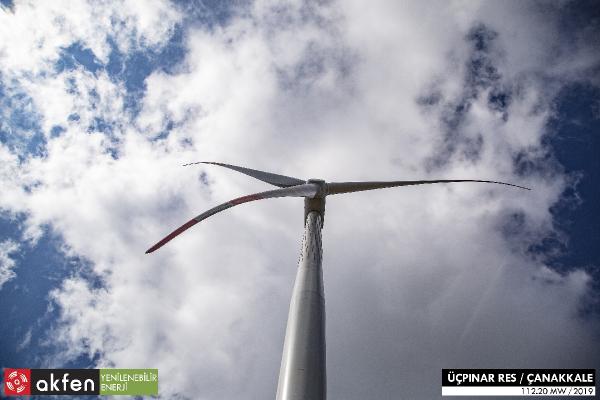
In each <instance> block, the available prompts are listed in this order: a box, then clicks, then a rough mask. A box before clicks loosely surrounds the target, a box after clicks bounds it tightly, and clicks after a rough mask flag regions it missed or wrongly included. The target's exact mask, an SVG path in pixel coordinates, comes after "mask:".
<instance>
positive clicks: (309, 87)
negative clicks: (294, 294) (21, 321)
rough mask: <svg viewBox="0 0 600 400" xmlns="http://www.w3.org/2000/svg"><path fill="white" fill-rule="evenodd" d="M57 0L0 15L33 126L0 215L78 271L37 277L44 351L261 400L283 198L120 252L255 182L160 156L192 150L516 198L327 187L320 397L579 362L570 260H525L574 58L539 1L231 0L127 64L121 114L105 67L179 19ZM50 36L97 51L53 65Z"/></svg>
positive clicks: (396, 393) (274, 365) (590, 356)
mask: <svg viewBox="0 0 600 400" xmlns="http://www.w3.org/2000/svg"><path fill="white" fill-rule="evenodd" d="M74 4H75V6H74V7H70V9H69V12H65V11H64V10H65V7H64V6H60V5H58V4H55V3H54V2H53V3H52V5H50V4H48V5H42V6H39V5H36V6H35V7H34V6H33V5H32V4H29V3H23V4H17V5H16V6H15V7H14V14H10V13H4V14H3V13H2V12H0V18H1V20H0V26H3V28H1V29H3V30H2V31H0V37H2V38H3V40H2V41H0V43H3V44H2V46H3V47H2V48H1V49H0V64H1V65H2V83H3V85H4V86H5V87H7V88H8V87H10V88H11V90H14V91H17V92H19V93H23V96H25V97H23V98H26V99H30V100H28V104H30V105H31V108H32V111H31V112H32V113H34V114H35V115H37V116H38V118H37V122H36V124H37V125H36V126H37V127H36V128H35V129H37V130H39V132H40V133H41V135H42V136H43V141H42V142H43V151H41V152H40V153H39V154H37V155H36V154H28V153H27V152H25V151H19V150H18V149H17V148H16V147H14V146H13V147H10V146H8V145H6V144H2V145H1V146H0V160H1V161H2V163H1V164H0V165H1V167H0V168H1V169H2V170H1V172H0V177H1V179H2V185H3V187H7V188H9V190H8V191H7V192H5V193H6V194H3V196H2V197H1V198H0V208H2V210H5V211H7V212H9V213H24V214H25V215H26V216H27V219H26V225H27V237H28V238H30V239H31V238H33V239H35V238H36V237H39V235H40V234H41V232H42V230H41V229H42V227H43V226H47V225H49V226H51V227H52V229H53V230H54V231H55V232H57V233H58V234H59V235H60V236H61V237H62V239H63V242H64V247H63V249H62V251H63V252H64V253H65V255H66V256H70V255H76V256H79V257H82V258H84V259H87V260H89V261H90V262H91V265H92V268H93V271H94V273H95V274H96V275H97V276H99V277H100V278H101V280H102V283H103V284H102V285H95V284H93V283H92V282H90V281H89V280H88V279H86V278H85V277H82V276H79V275H77V274H74V275H73V276H70V277H66V278H65V280H64V281H63V282H62V285H61V286H60V287H59V288H57V289H56V290H54V291H53V292H52V293H51V299H52V301H53V304H55V305H56V306H58V307H59V309H60V310H61V311H60V315H61V317H60V320H59V321H56V324H55V326H54V335H56V337H59V338H60V342H61V344H62V347H61V350H62V352H61V354H60V355H55V356H54V358H53V359H49V360H48V365H52V366H59V365H60V363H61V362H64V361H66V360H73V359H76V358H77V357H78V356H79V355H81V354H84V355H87V356H88V357H89V358H90V359H94V360H97V363H98V365H101V366H115V367H122V368H127V367H157V368H159V369H160V374H161V392H162V394H163V396H165V397H169V398H170V397H177V396H179V397H181V398H205V399H245V398H269V397H272V396H274V393H275V389H276V379H277V371H278V369H279V362H280V354H281V349H282V345H283V333H284V329H285V321H286V315H287V308H288V304H289V296H290V293H291V288H292V285H293V279H294V274H295V268H294V266H295V263H296V261H297V255H298V251H299V246H300V240H301V234H302V202H301V201H300V200H298V199H281V200H270V201H269V202H268V203H267V202H257V203H251V204H248V205H244V206H240V207H239V208H236V209H232V210H230V211H227V212H226V213H223V214H220V215H218V216H216V217H214V218H212V219H209V220H207V221H205V222H203V223H202V224H201V225H199V226H197V227H195V228H194V229H193V230H191V231H190V232H188V233H186V234H185V235H183V236H182V237H180V238H177V239H176V240H175V241H173V242H172V243H169V245H168V246H166V247H165V248H164V249H161V250H160V251H159V252H157V253H156V254H153V255H152V256H147V255H144V251H145V249H146V248H148V247H149V245H151V244H152V243H154V242H155V241H156V240H157V239H159V238H161V237H162V236H163V235H164V234H165V233H168V232H169V231H170V230H171V229H172V228H174V227H175V226H178V224H180V223H182V222H184V221H186V220H187V219H189V218H190V217H191V216H194V215H196V214H198V213H199V212H201V211H203V210H205V209H207V208H210V207H212V206H213V205H215V204H218V203H220V202H222V201H226V200H228V199H230V198H232V197H236V196H238V195H240V194H246V193H252V192H255V191H260V190H264V185H263V184H261V183H259V182H256V181H252V180H249V179H247V178H246V177H243V176H238V175H236V174H234V173H232V172H231V171H227V170H220V169H218V168H217V167H200V168H196V167H186V168H182V167H179V165H181V164H182V163H184V162H189V161H196V160H215V161H223V162H231V163H234V164H238V165H245V166H249V167H252V168H257V169H262V170H267V171H272V172H275V173H282V174H286V175H292V176H298V177H300V178H310V177H320V178H324V179H327V180H338V181H344V180H360V179H365V180H367V179H371V180H373V179H377V180H384V179H428V178H429V179H436V178H437V179H444V178H447V179H451V178H456V179H460V178H474V179H494V180H503V181H508V182H514V183H517V184H523V185H525V186H530V187H532V188H533V189H534V190H533V191H531V192H525V191H517V190H514V189H507V188H503V187H492V186H487V185H480V184H465V185H452V186H450V185H448V186H432V187H424V188H404V189H398V190H388V191H379V192H373V193H362V194H356V195H349V196H340V197H331V198H329V199H328V208H327V214H326V221H325V231H324V235H323V243H324V274H325V286H326V288H325V292H326V301H327V324H328V326H327V330H328V331H327V341H328V355H327V356H328V379H329V382H328V385H329V388H328V391H329V394H330V397H331V398H345V399H364V398H398V397H402V398H405V397H406V398H415V399H418V398H431V397H433V396H437V395H438V394H439V374H440V369H441V368H449V367H461V368H468V367H503V368H511V367H514V368H520V367H547V368H551V367H580V368H582V367H588V368H589V367H592V366H594V365H596V364H597V361H598V360H599V359H600V358H599V354H598V350H594V349H598V348H600V347H599V346H598V337H597V334H596V333H595V332H597V321H596V320H593V319H589V318H588V319H586V318H583V317H582V316H581V315H580V314H579V308H580V306H581V302H582V299H583V298H584V296H585V295H586V293H587V291H588V289H589V283H590V277H589V276H588V275H587V274H586V273H584V272H583V271H578V270H572V271H570V272H567V273H562V274H559V273H557V272H556V271H554V270H552V269H551V268H550V267H549V266H548V265H547V264H546V263H545V260H544V257H543V254H537V253H535V252H532V251H531V246H532V245H534V244H536V243H538V242H540V241H541V240H543V239H544V238H545V237H547V236H548V235H552V234H554V233H555V228H554V226H553V216H552V214H551V212H550V207H552V205H554V204H555V203H556V202H557V201H559V199H560V198H561V193H562V192H563V191H564V189H565V188H566V187H568V186H569V185H571V184H572V181H571V177H569V176H568V175H566V174H564V172H563V171H562V169H561V167H560V165H558V164H557V163H556V162H553V161H552V158H551V155H549V149H548V148H547V147H546V146H545V144H544V136H545V135H547V134H548V131H547V126H546V124H547V121H548V119H549V118H550V117H551V116H552V115H553V104H552V101H553V98H554V96H555V95H556V93H557V92H558V90H559V89H560V87H561V85H563V84H564V83H565V82H568V81H573V80H577V79H583V78H582V77H587V76H590V74H589V71H590V70H591V69H593V68H595V67H596V66H597V65H598V58H597V55H596V53H595V52H593V51H592V50H591V49H590V48H589V46H586V45H585V43H584V42H583V41H579V42H577V46H575V47H574V48H572V49H571V50H569V48H568V47H567V46H565V45H564V43H562V42H561V41H560V24H559V18H560V11H561V8H560V6H548V7H542V8H540V7H541V6H540V7H538V6H534V5H533V3H531V2H529V3H526V4H525V5H524V3H522V2H502V3H475V2H468V3H464V2H443V3H437V4H433V3H429V4H423V3H422V2H412V3H402V4H399V3H398V2H393V1H376V2H372V3H371V4H370V6H369V8H367V9H366V8H365V7H364V3H362V2H357V1H346V2H343V3H337V2H324V3H312V2H309V3H305V2H300V1H292V0H290V1H285V2H280V1H277V2H274V1H273V2H272V1H269V0H260V1H255V2H253V3H251V4H250V5H249V6H248V7H247V8H244V9H243V12H239V13H233V14H232V16H231V19H229V20H228V21H227V22H226V23H224V24H221V25H216V26H211V27H206V26H203V25H198V24H191V25H189V26H187V27H186V30H185V35H184V36H183V38H182V40H183V41H184V46H185V49H186V53H185V57H184V58H183V60H182V62H181V63H180V64H178V65H177V66H176V68H174V69H172V70H169V71H166V70H163V69H156V70H154V72H152V73H151V74H150V75H149V76H148V77H147V78H146V79H145V80H144V87H145V88H144V90H143V91H141V92H139V93H137V96H139V97H137V98H136V99H135V101H136V103H137V104H138V105H139V112H138V111H135V110H132V109H130V108H128V107H127V101H128V97H127V96H128V95H129V94H128V88H127V81H124V80H120V79H117V78H115V77H114V76H111V74H110V72H109V71H108V70H107V68H106V65H107V63H109V59H110V55H111V52H114V51H117V50H118V51H119V52H120V53H122V54H124V55H125V56H127V54H131V53H132V52H134V51H156V50H157V49H160V48H161V46H162V47H164V46H167V44H168V41H169V40H170V38H171V35H172V34H173V32H174V27H175V26H176V25H177V24H178V23H180V22H181V19H182V18H183V16H182V15H181V14H180V13H179V12H178V11H177V10H178V9H177V7H175V6H173V5H172V4H170V3H166V2H165V3H163V2H159V1H156V2H153V3H151V4H150V3H149V4H148V5H144V7H139V6H137V7H136V6H135V5H134V4H133V3H130V2H122V3H120V4H119V5H109V4H101V5H98V4H95V3H86V2H76V3H74ZM34 28H35V29H34ZM17 38H18V40H17ZM109 38H110V40H109ZM111 41H112V42H114V46H115V47H116V49H117V50H115V48H113V49H111V45H110V43H111ZM17 42H18V43H19V45H17V44H15V43H17ZM74 43H80V44H81V46H83V48H87V49H90V50H91V51H92V52H93V55H94V56H95V58H96V59H97V62H98V63H99V65H101V66H103V67H102V68H100V69H99V70H98V71H90V70H89V68H86V67H85V65H77V66H76V67H74V68H72V69H64V70H60V69H58V70H57V69H56V63H57V62H58V61H59V60H60V57H61V54H62V53H61V52H62V51H63V49H64V48H66V47H69V46H71V45H72V44H74ZM556 48H559V49H560V50H561V52H559V53H558V54H557V52H556ZM566 55H568V56H569V57H566ZM32 130H34V128H32ZM28 143H29V142H28Z"/></svg>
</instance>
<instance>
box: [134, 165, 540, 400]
mask: <svg viewBox="0 0 600 400" xmlns="http://www.w3.org/2000/svg"><path fill="white" fill-rule="evenodd" d="M194 164H213V165H219V166H221V167H225V168H229V169H232V170H234V171H237V172H241V173H242V174H246V175H249V176H251V177H253V178H256V179H258V180H261V181H263V182H266V183H270V184H271V185H274V186H278V187H279V188H280V189H275V190H268V191H266V192H260V193H255V194H251V195H248V196H243V197H238V198H237V199H233V200H230V201H228V202H226V203H223V204H221V205H218V206H216V207H213V208H211V209H210V210H208V211H205V212H203V213H202V214H200V215H198V216H196V217H194V218H192V219H191V220H189V221H188V222H186V223H185V224H183V225H182V226H180V227H179V228H177V229H175V230H174V231H173V232H171V233H170V234H169V235H167V236H166V237H165V238H163V239H162V240H161V241H159V242H158V243H156V244H155V245H154V246H152V247H151V248H149V249H148V250H147V251H146V254H148V253H152V252H153V251H155V250H157V249H159V248H160V247H162V246H164V245H165V244H166V243H167V242H169V241H171V240H172V239H173V238H175V237H176V236H178V235H179V234H181V233H182V232H184V231H185V230H187V229H189V228H191V227H192V226H194V225H196V224H197V223H198V222H200V221H202V220H205V219H206V218H208V217H210V216H212V215H215V214H216V213H219V212H221V211H223V210H226V209H228V208H231V207H234V206H237V205H240V204H243V203H248V202H251V201H255V200H263V199H270V198H275V197H304V238H303V241H302V255H301V257H300V261H299V262H298V271H297V273H296V282H295V284H294V289H293V292H292V299H291V302H290V311H289V316H288V321H287V328H286V332H285V339H284V345H283V355H282V358H281V368H280V370H279V383H278V385H277V400H325V399H326V397H327V394H326V389H327V388H326V375H325V297H324V292H323V272H322V270H321V259H322V244H321V230H322V228H323V220H324V214H325V198H326V197H327V196H331V195H335V194H342V193H353V192H362V191H365V190H373V189H383V188H391V187H397V186H411V185H425V184H433V183H452V182H481V183H494V184H499V185H507V186H513V187H516V188H520V189H526V190H530V189H528V188H526V187H522V186H518V185H513V184H510V183H504V182H496V181H486V180H474V179H438V180H425V181H387V182H325V181H323V180H321V179H309V180H307V181H304V180H302V179H298V178H292V177H289V176H284V175H277V174H273V173H269V172H263V171H258V170H255V169H250V168H244V167H238V166H235V165H229V164H223V163H217V162H204V161H201V162H195V163H190V164H185V165H194Z"/></svg>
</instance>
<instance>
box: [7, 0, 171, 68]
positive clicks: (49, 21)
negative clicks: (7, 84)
mask: <svg viewBox="0 0 600 400" xmlns="http://www.w3.org/2000/svg"><path fill="white" fill-rule="evenodd" d="M180 17H181V15H179V13H178V12H177V10H176V9H175V8H174V7H172V5H171V4H169V3H168V2H163V1H160V0H152V1H147V2H145V4H144V7H140V6H139V4H138V3H137V2H135V1H130V0H122V1H114V2H104V3H102V4H98V3H97V2H91V1H90V2H88V1H85V0H74V1H73V0H64V1H51V2H43V3H39V2H34V1H22V2H18V3H17V4H15V6H14V9H13V12H6V11H0V37H2V43H1V44H0V63H1V65H2V69H3V72H5V73H9V74H16V75H17V76H18V77H20V78H22V79H23V78H27V77H30V76H31V74H33V75H37V74H40V73H42V72H44V71H45V72H48V71H51V70H52V67H53V64H54V63H55V62H56V61H57V60H58V59H59V57H60V55H61V51H62V49H64V48H66V47H69V46H71V45H72V44H75V43H76V42H79V43H80V44H81V45H82V46H83V47H84V48H89V49H90V50H92V51H93V52H94V54H95V56H96V57H98V59H99V60H100V61H101V62H103V63H105V62H107V61H108V56H109V53H110V45H109V43H108V41H107V39H108V37H109V36H113V37H114V39H115V43H116V45H117V46H118V47H119V49H120V50H122V51H127V50H129V49H131V48H132V47H139V46H140V45H141V46H144V47H148V46H150V47H151V46H158V45H159V44H161V43H163V42H164V41H165V40H166V39H167V38H168V37H169V35H170V34H171V33H172V30H173V27H174V23H175V21H177V20H178V19H179V18H180Z"/></svg>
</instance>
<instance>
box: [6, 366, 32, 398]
mask: <svg viewBox="0 0 600 400" xmlns="http://www.w3.org/2000/svg"><path fill="white" fill-rule="evenodd" d="M30 382H31V378H30V374H29V370H28V369H12V368H5V369H4V393H5V394H6V395H7V396H23V395H28V394H30V391H29V384H30Z"/></svg>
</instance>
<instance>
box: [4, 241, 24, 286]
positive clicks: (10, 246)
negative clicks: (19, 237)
mask: <svg viewBox="0 0 600 400" xmlns="http://www.w3.org/2000/svg"><path fill="white" fill-rule="evenodd" d="M17 251H19V245H18V244H17V243H15V242H14V241H12V240H10V239H9V240H5V241H3V242H0V290H1V289H2V286H4V284H5V283H6V282H8V281H10V280H11V279H13V278H15V277H16V276H17V274H15V271H13V270H14V268H15V266H16V262H15V260H14V258H13V256H12V254H13V253H16V252H17Z"/></svg>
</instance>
